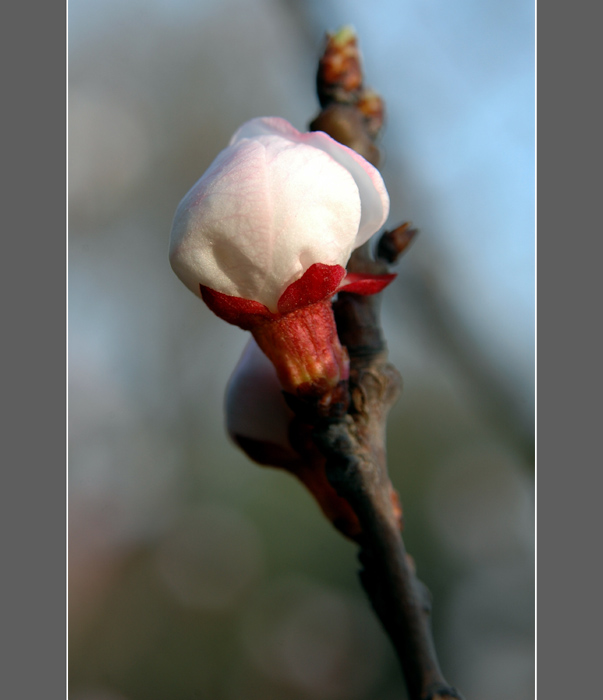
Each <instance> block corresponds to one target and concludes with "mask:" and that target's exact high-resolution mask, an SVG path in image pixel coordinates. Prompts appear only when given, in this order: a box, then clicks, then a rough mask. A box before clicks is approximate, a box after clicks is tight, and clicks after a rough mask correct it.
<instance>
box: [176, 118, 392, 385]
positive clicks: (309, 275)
mask: <svg viewBox="0 0 603 700" xmlns="http://www.w3.org/2000/svg"><path fill="white" fill-rule="evenodd" d="M388 212H389V198H388V195H387V191H386V189H385V185H384V184H383V180H382V178H381V176H380V174H379V172H378V171H377V170H376V169H375V168H374V167H373V166H372V165H370V164H369V163H368V162H367V161H366V160H364V159H363V158H362V157H361V156H359V155H358V154H357V153H356V152H355V151H353V150H351V149H349V148H346V147H345V146H342V145H341V144H339V143H338V142H336V141H334V140H333V139H332V138H330V137H329V136H327V134H324V133H322V132H311V133H301V132H299V131H297V130H296V129H295V128H294V127H293V126H291V125H290V124H289V123H288V122H286V121H285V120H284V119H280V118H277V117H265V118H261V119H253V120H251V121H250V122H247V123H246V124H244V125H243V126H242V127H241V128H240V129H239V130H238V131H237V132H236V133H235V135H234V136H233V137H232V139H231V141H230V144H229V146H228V147H227V148H226V149H224V150H223V151H222V152H221V153H220V154H219V155H218V156H217V158H216V159H215V160H214V162H213V163H212V164H211V165H210V167H209V169H208V170H207V172H206V173H205V174H204V175H203V176H202V177H201V179H200V180H199V181H198V182H197V183H196V184H195V185H194V186H193V187H192V188H191V190H190V191H189V192H188V194H187V195H186V196H185V197H184V199H183V200H182V202H181V203H180V205H179V206H178V209H177V211H176V214H175V217H174V222H173V226H172V233H171V239H170V262H171V265H172V268H173V269H174V271H175V272H176V274H177V275H178V277H179V278H180V279H181V280H182V281H183V282H184V284H186V286H187V287H188V288H189V289H190V290H191V291H192V292H194V293H195V294H197V295H199V296H201V297H202V298H203V300H204V301H205V302H206V304H207V305H208V306H209V307H210V308H211V309H212V311H214V312H215V313H216V314H217V315H218V316H220V317H221V318H223V319H224V320H226V321H228V322H229V323H233V324H235V325H238V326H240V327H241V328H244V329H246V330H250V331H251V332H252V333H253V335H254V337H255V339H256V341H257V343H258V345H259V346H260V348H261V349H262V350H263V351H264V352H265V353H266V355H267V356H268V357H269V358H270V360H271V361H272V362H273V364H274V366H275V368H276V371H277V374H278V377H279V380H280V382H281V385H282V387H283V388H284V389H285V390H287V391H289V392H291V393H301V394H304V393H305V394H311V395H315V396H320V395H323V394H324V393H325V392H328V391H329V389H330V388H332V387H334V386H336V385H337V384H338V383H339V382H340V381H341V380H343V379H346V378H347V373H348V360H347V354H346V352H345V350H344V349H343V348H342V347H341V345H340V343H339V339H338V338H337V332H336V328H335V324H334V320H333V312H332V309H331V306H330V302H329V300H330V298H331V297H332V296H333V295H334V294H335V293H336V292H337V291H339V290H341V289H343V288H345V290H346V291H350V292H356V293H359V294H373V293H375V292H377V291H380V290H381V289H382V288H383V287H384V286H385V285H386V284H388V283H389V281H391V279H392V278H393V276H392V275H384V276H370V275H369V276H358V275H348V276H346V271H345V266H346V264H347V262H348V260H349V257H350V255H351V253H352V251H353V250H354V249H355V248H357V247H358V246H360V245H362V244H363V243H365V242H366V241H367V240H368V239H369V238H370V237H371V236H372V235H373V234H374V233H375V232H376V231H377V230H378V229H379V228H380V227H381V226H382V225H383V223H384V222H385V219H386V218H387V215H388Z"/></svg>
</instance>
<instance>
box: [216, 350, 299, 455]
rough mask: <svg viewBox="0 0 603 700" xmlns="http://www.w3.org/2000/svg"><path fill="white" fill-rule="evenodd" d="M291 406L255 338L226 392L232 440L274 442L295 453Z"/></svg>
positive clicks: (227, 424) (244, 354)
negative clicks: (237, 438) (290, 432)
mask: <svg viewBox="0 0 603 700" xmlns="http://www.w3.org/2000/svg"><path fill="white" fill-rule="evenodd" d="M292 418H293V413H292V411H291V410H290V409H289V407H288V406H287V404H286V402H285V399H284V398H283V394H282V391H281V385H280V382H279V380H278V377H277V376H276V371H275V369H274V366H273V365H272V363H271V362H270V360H269V359H268V358H267V357H266V355H264V353H263V352H262V351H261V350H260V348H259V347H258V345H257V343H256V342H255V340H253V338H252V339H251V340H250V341H249V342H248V343H247V345H246V346H245V349H244V350H243V355H242V356H241V359H240V360H239V363H238V365H237V366H236V368H235V370H234V372H233V374H232V377H231V378H230V382H229V384H228V388H227V390H226V428H227V430H228V434H229V435H230V437H231V438H233V439H234V438H236V437H237V436H238V437H244V438H249V439H252V440H257V441H258V442H272V443H274V444H276V445H279V446H281V447H284V448H286V449H288V450H291V456H292V457H294V456H295V453H294V451H293V448H292V447H291V445H290V443H289V424H290V422H291V420H292Z"/></svg>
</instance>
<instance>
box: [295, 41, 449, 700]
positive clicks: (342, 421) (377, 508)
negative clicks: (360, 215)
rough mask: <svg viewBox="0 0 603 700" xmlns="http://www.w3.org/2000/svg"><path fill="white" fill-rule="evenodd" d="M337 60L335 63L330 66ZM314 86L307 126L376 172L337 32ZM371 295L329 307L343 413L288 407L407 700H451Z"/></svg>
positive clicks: (392, 382)
mask: <svg viewBox="0 0 603 700" xmlns="http://www.w3.org/2000/svg"><path fill="white" fill-rule="evenodd" d="M340 54H341V55H340ZM342 56H343V58H344V59H345V60H341V61H339V58H341V57H342ZM338 66H341V71H342V72H341V74H338V72H337V69H338ZM317 86H318V92H319V99H320V103H321V106H322V107H323V109H322V111H321V113H320V114H319V115H318V116H317V117H316V119H315V120H314V121H313V122H312V125H311V128H313V129H320V130H322V131H325V132H327V133H329V134H330V135H331V136H332V137H333V138H335V139H337V140H338V141H340V142H341V143H343V144H344V145H346V146H349V147H351V148H354V149H355V150H357V151H358V152H359V153H361V154H362V155H363V156H364V157H365V158H367V159H368V160H370V161H371V162H373V163H374V164H375V165H377V164H378V160H379V152H378V150H377V148H376V146H375V143H374V139H375V136H376V135H377V132H378V130H379V127H380V125H381V123H382V120H383V102H382V101H381V99H380V98H379V97H378V96H377V95H376V94H375V93H374V92H373V91H369V90H366V89H365V88H364V86H363V83H362V72H361V68H360V60H359V54H358V51H357V46H356V39H355V36H353V35H350V34H349V32H346V33H343V34H337V35H334V36H331V37H328V39H327V46H326V49H325V52H324V54H323V56H322V58H321V60H320V63H319V73H318V80H317ZM415 235H416V230H415V229H413V228H412V227H411V226H410V224H403V225H402V226H399V227H398V228H396V229H394V230H393V231H391V232H386V233H385V234H383V236H382V237H381V239H380V242H379V245H378V247H377V256H378V257H377V258H376V259H374V258H372V257H371V255H370V251H369V248H368V244H365V245H364V246H362V248H360V249H358V250H357V251H355V253H354V254H353V256H352V258H351V260H350V264H349V265H348V269H349V270H352V271H354V272H368V273H372V274H384V273H386V272H388V271H389V270H388V263H390V264H391V263H394V262H395V261H396V260H397V258H398V257H399V255H401V254H402V252H403V251H404V250H405V249H406V248H407V247H408V245H409V243H410V242H411V241H412V239H413V238H414V236H415ZM379 296H380V295H374V296H370V297H364V296H358V295H356V294H351V293H343V292H342V293H340V294H339V297H338V299H337V301H336V302H335V303H334V305H333V306H334V312H335V318H336V322H337V329H338V334H339V337H340V340H341V343H342V344H343V345H344V346H345V347H346V348H347V350H348V353H349V355H350V378H349V385H348V389H349V404H348V408H347V412H345V414H344V415H342V414H341V411H339V413H338V414H336V415H333V414H331V415H324V413H323V412H319V411H317V412H316V413H315V415H314V417H313V420H311V421H308V410H310V411H311V407H308V406H305V407H302V406H300V405H298V406H297V408H296V406H295V404H294V403H292V407H293V408H294V410H296V412H298V415H300V417H301V414H302V413H303V419H304V420H305V421H307V422H311V423H312V424H313V425H314V431H313V439H314V443H315V444H316V445H317V447H318V448H319V449H320V450H321V452H322V454H323V455H324V457H325V458H326V473H327V477H328V479H329V481H330V483H331V484H332V485H333V487H334V488H335V490H336V491H337V493H338V494H339V495H340V496H341V497H343V498H345V499H346V501H347V502H348V503H349V504H350V506H351V507H352V509H353V511H354V513H355V514H356V516H357V518H358V521H359V523H360V528H361V533H360V535H359V536H358V537H357V538H356V539H357V542H358V544H359V547H360V551H359V560H360V563H361V565H362V568H361V571H360V579H361V582H362V585H363V587H364V589H365V591H366V593H367V596H368V597H369V599H370V601H371V604H372V606H373V608H374V610H375V612H376V614H377V615H378V617H379V619H380V620H381V623H382V624H383V627H384V628H385V630H386V632H387V634H388V635H389V637H390V639H391V641H392V644H393V646H394V648H395V650H396V652H397V655H398V658H399V660H400V664H401V666H402V670H403V673H404V678H405V680H406V684H407V687H408V691H409V696H410V698H411V700H436V699H442V700H443V699H444V698H460V697H461V696H460V694H459V693H458V691H456V690H455V689H454V688H453V687H452V686H450V685H449V684H448V683H447V682H446V680H445V679H444V677H443V675H442V672H441V670H440V667H439V664H438V660H437V656H436V651H435V647H434V644H433V638H432V634H431V627H430V612H431V596H430V594H429V591H428V590H427V588H426V587H425V586H424V585H423V584H422V583H421V582H420V581H419V579H418V578H417V577H416V575H415V571H414V565H413V563H412V560H411V559H410V557H409V556H408V555H407V553H406V550H405V547H404V542H403V540H402V534H401V527H400V524H401V510H400V506H399V502H398V499H397V495H396V492H395V490H394V489H393V487H392V485H391V482H390V479H389V475H388V471H387V455H386V447H385V436H386V422H387V414H388V411H389V409H390V408H391V406H392V405H393V403H394V402H395V401H396V399H397V397H398V395H399V393H400V390H401V378H400V375H399V374H398V372H397V370H396V369H395V368H394V367H393V366H392V365H391V364H389V363H388V361H387V348H386V343H385V340H384V338H383V334H382V332H381V324H380V318H379V301H380V300H379Z"/></svg>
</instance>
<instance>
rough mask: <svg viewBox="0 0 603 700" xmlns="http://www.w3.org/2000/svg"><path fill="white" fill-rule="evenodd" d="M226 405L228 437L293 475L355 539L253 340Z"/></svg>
mask: <svg viewBox="0 0 603 700" xmlns="http://www.w3.org/2000/svg"><path fill="white" fill-rule="evenodd" d="M225 404H226V405H225V414H226V430H227V432H228V435H229V436H230V438H231V440H232V441H233V442H234V443H235V444H236V445H237V446H238V447H240V448H241V449H242V450H243V452H245V454H246V455H247V456H248V457H249V458H250V459H252V460H253V461H254V462H257V463H258V464H262V465H264V466H270V467H278V468H280V469H284V470H285V471H288V472H289V473H290V474H292V475H293V476H295V477H297V478H298V479H299V480H300V481H301V482H302V483H303V484H304V486H305V487H306V488H307V489H308V490H309V491H310V493H311V494H312V495H313V496H314V498H315V499H316V501H317V503H318V505H319V506H320V508H321V510H322V511H323V513H324V514H325V516H326V517H327V518H328V519H329V520H330V521H331V522H332V523H333V524H334V525H335V527H337V529H338V530H340V532H342V533H343V534H344V535H346V536H347V537H350V538H352V539H354V538H356V537H357V536H358V535H359V533H360V524H359V522H358V518H357V517H356V515H355V513H354V511H353V510H352V508H351V507H350V505H349V503H348V502H347V501H346V500H345V499H343V498H342V497H341V496H339V495H338V494H337V492H336V491H335V489H334V488H333V486H332V485H331V484H330V483H329V480H328V479H327V474H326V468H325V465H326V462H325V458H324V456H323V455H322V454H321V453H320V451H319V450H318V449H317V448H316V446H315V445H314V443H313V441H312V429H311V426H308V425H304V424H303V423H301V422H300V421H298V420H297V419H296V418H295V415H294V414H293V411H291V409H290V408H289V407H288V406H287V403H286V402H285V399H284V397H283V392H282V391H281V388H280V382H279V380H278V377H277V374H276V370H275V368H274V365H273V364H272V363H271V362H270V361H269V360H268V358H267V357H266V355H265V354H264V353H263V352H262V351H261V350H260V348H259V347H258V345H257V343H256V342H255V340H254V339H253V338H251V339H250V340H249V342H248V343H247V345H246V347H245V349H244V350H243V354H242V356H241V359H240V360H239V362H238V364H237V366H236V368H235V370H234V372H233V373H232V376H231V378H230V381H229V382H228V388H227V390H226V401H225Z"/></svg>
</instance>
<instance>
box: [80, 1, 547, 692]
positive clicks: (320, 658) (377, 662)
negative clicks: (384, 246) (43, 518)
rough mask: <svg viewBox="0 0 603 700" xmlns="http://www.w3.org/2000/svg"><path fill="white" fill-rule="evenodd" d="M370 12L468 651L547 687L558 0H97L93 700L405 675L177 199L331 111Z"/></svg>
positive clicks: (437, 554)
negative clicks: (544, 2)
mask: <svg viewBox="0 0 603 700" xmlns="http://www.w3.org/2000/svg"><path fill="white" fill-rule="evenodd" d="M343 24H353V25H354V26H355V27H356V29H357V31H358V34H359V38H360V44H361V49H362V51H363V54H364V59H365V74H366V79H367V83H368V84H370V85H372V86H373V87H375V88H376V89H377V90H378V91H380V92H381V94H382V95H383V96H384V98H385V100H386V104H387V125H386V128H385V131H384V134H383V137H382V140H381V144H380V145H381V147H382V150H383V153H384V160H383V167H382V172H383V176H384V179H385V181H386V184H387V186H388V189H389V192H390V195H391V199H392V211H391V215H390V219H389V223H390V224H391V225H395V224H398V223H399V222H401V221H405V220H412V222H413V223H414V224H415V226H417V227H418V228H419V229H420V230H421V234H420V236H419V238H418V240H417V241H416V242H415V243H414V244H413V247H412V248H411V250H410V251H409V253H408V254H407V255H406V256H405V257H404V258H403V260H402V261H401V263H400V265H399V267H398V272H399V277H398V279H397V280H396V282H395V283H394V284H393V285H392V286H391V287H390V288H389V289H388V290H387V292H386V294H385V300H384V327H385V332H386V335H387V338H388V342H389V347H390V355H391V359H392V361H393V362H394V363H395V365H396V366H397V367H398V369H399V370H400V371H401V373H402V375H403V378H404V391H403V394H402V396H401V398H400V400H399V401H398V404H397V405H396V407H395V408H394V410H393V412H392V414H391V418H390V422H389V433H388V449H389V455H390V471H391V476H392V480H393V482H394V485H395V486H396V488H397V489H398V490H399V492H400V494H401V497H402V501H403V504H404V511H405V516H406V532H405V541H406V544H407V547H408V549H409V551H410V552H411V553H412V555H413V556H414V558H415V560H416V563H417V568H418V572H419V575H420V577H421V578H422V579H423V580H424V581H425V582H426V583H427V585H428V586H429V587H430V588H431V590H432V592H433V594H434V600H435V605H434V616H433V621H434V629H435V637H436V642H437V646H438V649H439V653H440V657H441V662H442V666H443V669H444V672H445V675H446V676H447V677H448V678H449V680H450V681H451V682H453V683H454V684H456V685H457V686H458V687H459V688H460V689H461V690H462V691H463V693H464V694H465V696H466V697H467V698H468V699H470V698H476V699H477V698H479V700H526V699H528V698H532V697H533V695H534V674H533V665H534V658H533V656H534V655H533V623H534V604H533V603H534V593H533V590H534V581H533V561H534V521H533V516H534V490H533V484H534V470H533V452H534V439H533V429H534V424H533V413H534V398H533V397H534V58H533V55H534V8H533V5H532V3H531V2H529V1H528V0H506V1H505V2H494V1H490V2H488V1H487V2H484V1H483V0H480V1H478V0H458V1H457V2H454V3H452V2H450V1H449V0H405V1H401V0H396V1H394V0H375V1H374V2H370V3H369V2H366V0H308V1H306V2H304V1H303V0H298V1H294V0H144V1H143V0H71V2H70V3H69V83H70V92H69V197H70V213H69V229H70V234H69V236H70V243H69V356H70V367H69V375H70V388H69V409H70V410H69V414H70V418H69V421H70V424H69V440H70V460H69V461H70V478H69V500H70V506H69V533H70V534H69V538H70V543H69V546H70V549H69V594H70V601H69V605H70V617H69V625H70V642H69V654H70V698H71V700H166V699H168V698H169V700H394V699H399V698H403V697H404V690H403V683H402V679H401V674H400V672H399V669H398V667H397V664H396V661H395V659H394V656H393V653H392V652H391V650H390V649H389V646H388V642H387V639H386V637H385V635H384V634H383V633H382V631H381V629H380V627H379V625H378V623H377V621H376V619H374V617H373V615H372V613H371V611H370V608H369V605H368V603H367V601H366V600H365V598H364V596H363V594H362V591H361V588H360V585H359V583H358V580H357V577H356V571H357V568H358V567H357V563H356V559H355V554H356V553H355V547H354V546H353V545H352V544H350V543H349V542H347V541H346V540H344V539H343V538H342V537H340V536H339V535H338V534H337V533H336V532H335V531H334V530H333V529H332V528H331V527H330V525H329V524H328V523H327V522H326V521H325V520H323V518H322V516H321V515H320V513H319V510H318V508H317V506H316V505H315V503H314V502H313V501H312V499H311V498H310V496H309V495H308V494H307V493H306V492H305V491H304V490H303V488H302V487H301V486H300V485H299V484H298V483H297V482H295V481H294V480H293V479H292V478H291V477H289V476H288V475H287V474H284V473H281V472H278V471H276V470H271V469H266V468H262V467H259V466H256V465H254V464H252V463H250V462H248V461H247V460H246V458H245V457H244V456H243V455H242V454H241V453H240V452H238V451H237V450H236V448H235V447H234V446H233V445H232V444H230V443H229V441H228V439H227V438H226V436H225V434H224V430H223V415H222V403H223V395H224V388H225V386H226V383H227V381H228V378H229V375H230V373H231V371H232V369H233V367H234V365H235V363H236V361H237V359H238V356H239V354H240V352H241V350H242V348H243V346H244V344H245V342H246V334H245V333H244V332H243V331H240V330H239V329H237V328H234V327H232V326H228V325H227V324H225V323H223V322H222V321H220V320H218V319H217V318H216V317H214V316H213V315H212V314H211V313H210V312H209V311H208V310H207V309H206V308H205V307H204V305H203V304H202V303H201V302H200V301H199V300H198V299H196V298H195V297H194V296H193V295H192V294H191V293H190V292H188V291H187V290H186V289H185V288H184V286H183V285H182V284H181V283H180V282H179V281H178V280H177V278H176V277H175V276H174V275H173V273H172V272H171V270H170V267H169V264H168V261H167V241H168V234H169V230H170V225H171V219H172V215H173V213H174V210H175V208H176V206H177V204H178V201H179V200H180V198H181V197H182V196H183V194H184V193H185V192H186V191H187V190H188V188H189V187H190V186H191V185H192V184H193V183H194V181H195V180H196V179H197V178H198V177H199V176H200V175H201V174H202V173H203V171H204V170H205V169H206V167H207V166H208V165H209V163H210V162H211V161H212V160H213V158H214V157H215V155H216V154H217V153H218V151H219V150H221V149H222V148H223V147H224V146H225V145H226V143H227V141H228V139H229V137H230V136H231V134H232V133H233V132H234V130H235V129H236V128H237V127H238V126H239V125H240V124H241V123H242V122H244V121H245V120H247V119H250V118H253V117H257V116H265V115H277V116H282V117H285V118H287V119H288V120H289V121H291V122H292V123H293V124H294V125H295V126H296V127H298V128H300V129H304V128H305V126H306V124H307V123H308V122H309V121H310V120H311V119H312V118H313V117H314V116H315V114H316V113H317V111H318V103H317V100H316V97H315V94H314V75H315V69H316V61H317V58H318V56H319V54H320V51H321V48H322V41H323V36H324V32H325V31H326V30H334V29H336V28H338V27H339V26H341V25H343Z"/></svg>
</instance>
